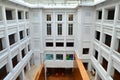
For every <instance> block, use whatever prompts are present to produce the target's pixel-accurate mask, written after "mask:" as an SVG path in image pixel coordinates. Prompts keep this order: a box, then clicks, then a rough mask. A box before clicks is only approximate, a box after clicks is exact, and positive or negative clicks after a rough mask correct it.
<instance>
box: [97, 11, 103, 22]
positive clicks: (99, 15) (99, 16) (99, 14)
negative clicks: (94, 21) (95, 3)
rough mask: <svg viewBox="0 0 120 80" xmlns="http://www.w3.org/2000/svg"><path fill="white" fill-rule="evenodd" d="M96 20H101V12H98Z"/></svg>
mask: <svg viewBox="0 0 120 80" xmlns="http://www.w3.org/2000/svg"><path fill="white" fill-rule="evenodd" d="M97 13H98V19H99V20H101V19H102V11H98V12H97Z"/></svg>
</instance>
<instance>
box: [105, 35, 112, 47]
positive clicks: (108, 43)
mask: <svg viewBox="0 0 120 80" xmlns="http://www.w3.org/2000/svg"><path fill="white" fill-rule="evenodd" d="M111 38H112V37H111V36H110V35H107V34H105V44H106V45H107V46H109V47H110V45H111Z"/></svg>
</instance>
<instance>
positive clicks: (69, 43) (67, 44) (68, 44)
mask: <svg viewBox="0 0 120 80" xmlns="http://www.w3.org/2000/svg"><path fill="white" fill-rule="evenodd" d="M66 46H67V47H74V42H67V43H66Z"/></svg>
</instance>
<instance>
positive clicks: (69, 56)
mask: <svg viewBox="0 0 120 80" xmlns="http://www.w3.org/2000/svg"><path fill="white" fill-rule="evenodd" d="M73 58H74V57H73V54H66V60H73Z"/></svg>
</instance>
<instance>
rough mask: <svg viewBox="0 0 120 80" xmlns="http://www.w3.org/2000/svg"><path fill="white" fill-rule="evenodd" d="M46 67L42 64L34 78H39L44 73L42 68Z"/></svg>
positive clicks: (36, 79)
mask: <svg viewBox="0 0 120 80" xmlns="http://www.w3.org/2000/svg"><path fill="white" fill-rule="evenodd" d="M43 69H44V64H42V65H41V67H40V69H39V71H37V72H36V74H35V77H34V80H39V77H40V75H41V74H42V70H43Z"/></svg>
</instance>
